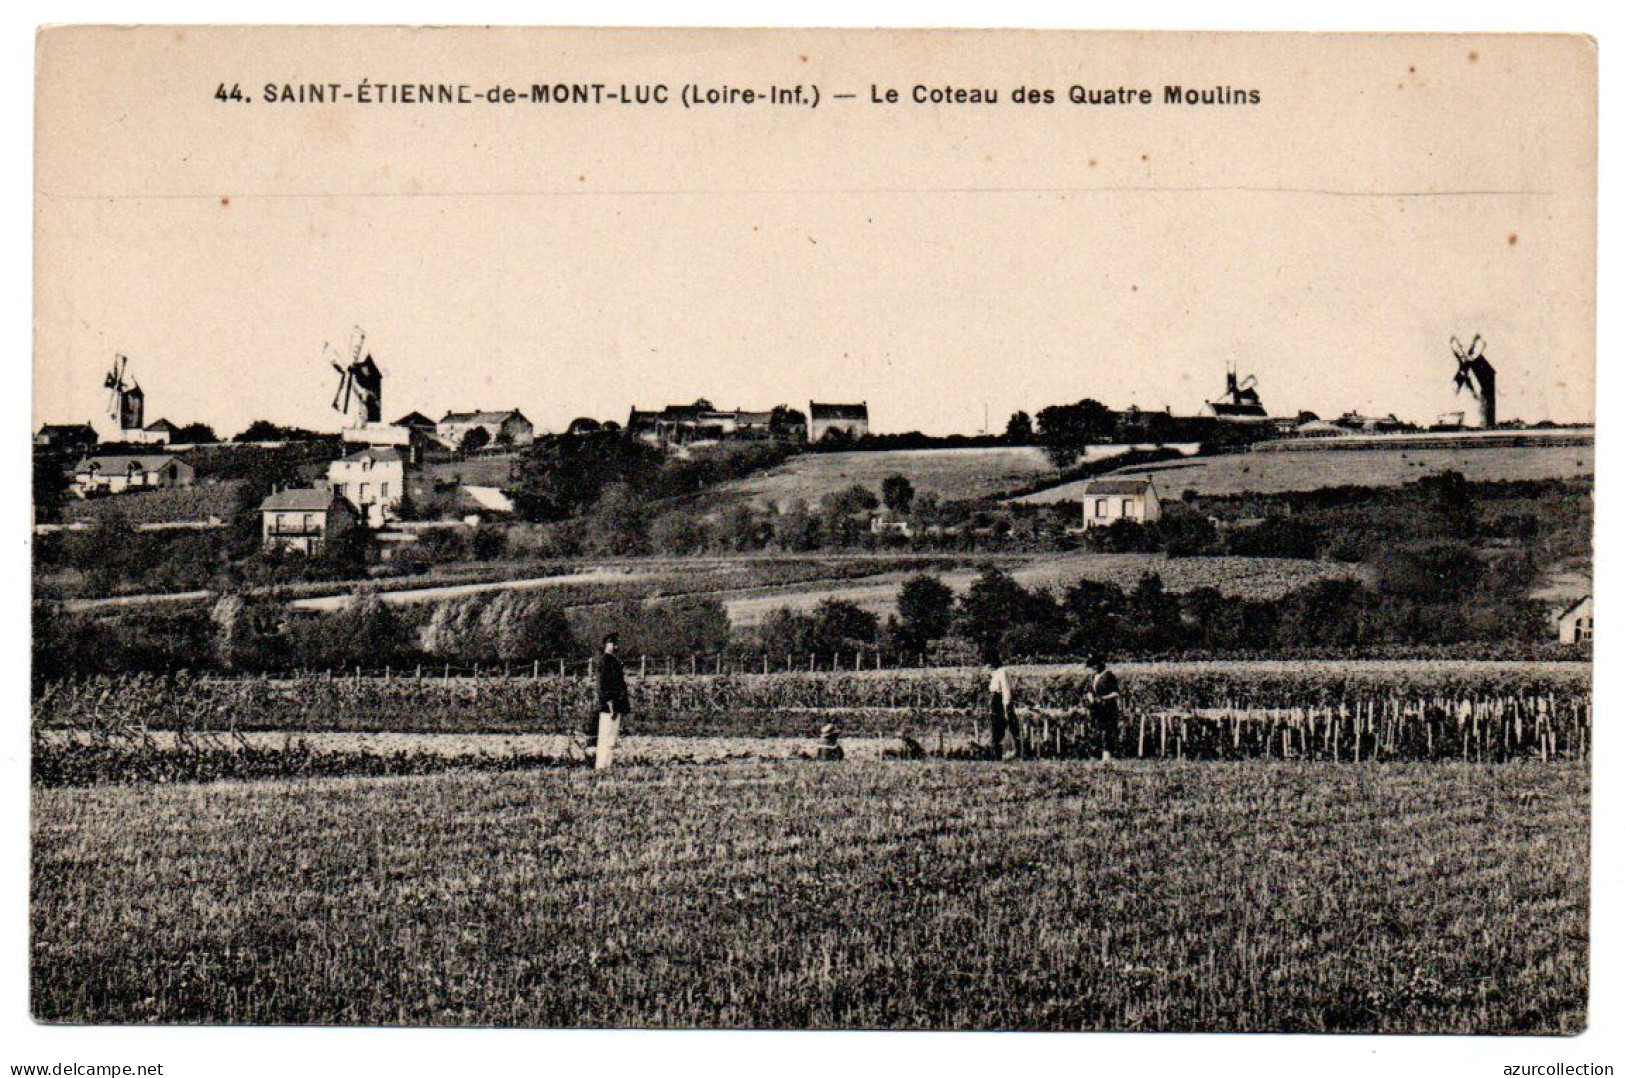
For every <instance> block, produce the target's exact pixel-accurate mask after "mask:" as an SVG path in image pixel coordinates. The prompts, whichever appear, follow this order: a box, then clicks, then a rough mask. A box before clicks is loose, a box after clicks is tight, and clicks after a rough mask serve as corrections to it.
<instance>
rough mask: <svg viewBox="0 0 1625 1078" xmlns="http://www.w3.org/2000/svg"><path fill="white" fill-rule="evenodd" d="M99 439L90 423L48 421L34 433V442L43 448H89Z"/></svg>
mask: <svg viewBox="0 0 1625 1078" xmlns="http://www.w3.org/2000/svg"><path fill="white" fill-rule="evenodd" d="M98 440H99V439H98V438H97V437H96V428H95V427H93V426H91V425H90V424H89V423H47V424H45V425H44V426H43V427H41V428H40V429H39V433H38V434H36V435H34V444H35V445H37V446H39V447H41V448H43V449H89V448H90V447H91V446H93V445H95V444H96V442H97V441H98Z"/></svg>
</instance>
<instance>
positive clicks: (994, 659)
mask: <svg viewBox="0 0 1625 1078" xmlns="http://www.w3.org/2000/svg"><path fill="white" fill-rule="evenodd" d="M982 661H983V662H985V663H986V664H987V668H988V679H987V705H988V722H989V724H990V725H991V726H992V734H993V737H992V741H993V749H992V757H993V759H995V760H1002V759H1004V736H1005V734H1007V733H1008V734H1009V735H1010V748H1011V752H1012V754H1014V755H1020V754H1021V729H1020V727H1019V725H1018V724H1017V722H1016V687H1015V683H1014V682H1015V679H1014V678H1013V677H1012V676H1011V674H1010V668H1009V667H1008V666H1006V665H1005V664H1004V656H1003V655H1002V654H1000V652H999V648H998V645H996V644H989V645H988V646H987V648H986V649H985V650H984V651H983V653H982Z"/></svg>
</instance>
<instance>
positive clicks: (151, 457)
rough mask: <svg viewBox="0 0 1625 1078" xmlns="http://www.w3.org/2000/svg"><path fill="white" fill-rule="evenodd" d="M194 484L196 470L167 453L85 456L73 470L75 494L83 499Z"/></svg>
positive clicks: (182, 460)
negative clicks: (98, 495) (99, 495)
mask: <svg viewBox="0 0 1625 1078" xmlns="http://www.w3.org/2000/svg"><path fill="white" fill-rule="evenodd" d="M195 482H197V469H196V468H193V467H192V466H191V465H190V464H188V463H187V462H186V461H185V460H184V459H182V458H180V457H176V456H171V455H170V454H168V453H142V454H131V453H109V454H104V455H101V456H92V457H85V458H83V459H82V460H80V461H79V463H78V464H76V465H74V467H73V491H74V493H75V494H78V495H79V496H80V497H81V498H85V497H89V496H91V495H95V494H123V493H125V492H126V491H135V490H158V489H160V488H164V487H189V486H191V485H192V484H193V483H195Z"/></svg>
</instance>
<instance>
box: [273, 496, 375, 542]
mask: <svg viewBox="0 0 1625 1078" xmlns="http://www.w3.org/2000/svg"><path fill="white" fill-rule="evenodd" d="M358 523H359V518H358V517H357V515H356V511H355V510H354V509H353V508H351V506H350V503H349V502H347V501H345V500H344V499H343V498H341V497H339V496H338V495H337V494H336V493H334V491H333V490H331V489H330V488H328V487H292V488H290V489H288V490H283V491H278V492H277V493H275V494H272V495H270V496H269V497H267V498H266V499H265V500H264V501H263V502H261V503H260V529H261V530H260V541H261V544H262V545H263V546H264V547H265V549H267V550H276V549H280V550H291V551H295V552H297V553H300V554H319V553H321V551H322V548H323V547H325V546H326V545H327V544H328V543H329V542H330V541H332V540H334V539H336V538H338V537H339V536H341V535H343V534H344V533H345V532H348V531H350V530H351V529H353V528H354V527H356V525H357V524H358Z"/></svg>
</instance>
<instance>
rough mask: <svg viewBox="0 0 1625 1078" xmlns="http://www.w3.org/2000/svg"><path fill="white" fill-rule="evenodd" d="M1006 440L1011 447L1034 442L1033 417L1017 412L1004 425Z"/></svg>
mask: <svg viewBox="0 0 1625 1078" xmlns="http://www.w3.org/2000/svg"><path fill="white" fill-rule="evenodd" d="M1004 440H1005V441H1007V442H1009V443H1010V444H1011V445H1027V444H1029V443H1031V442H1032V440H1033V417H1032V416H1030V415H1028V414H1027V413H1026V412H1016V413H1015V414H1014V415H1012V416H1011V417H1010V421H1009V422H1008V423H1006V424H1005V425H1004Z"/></svg>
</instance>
